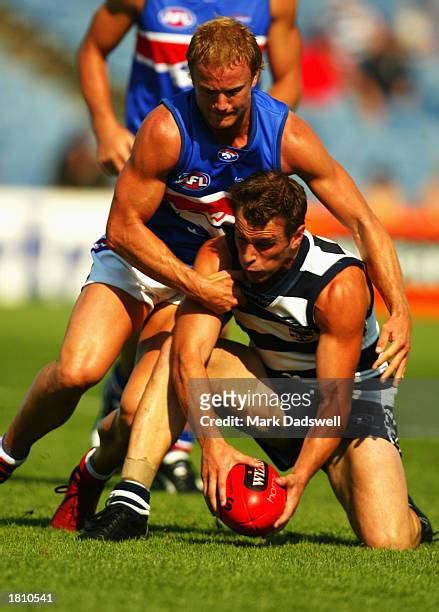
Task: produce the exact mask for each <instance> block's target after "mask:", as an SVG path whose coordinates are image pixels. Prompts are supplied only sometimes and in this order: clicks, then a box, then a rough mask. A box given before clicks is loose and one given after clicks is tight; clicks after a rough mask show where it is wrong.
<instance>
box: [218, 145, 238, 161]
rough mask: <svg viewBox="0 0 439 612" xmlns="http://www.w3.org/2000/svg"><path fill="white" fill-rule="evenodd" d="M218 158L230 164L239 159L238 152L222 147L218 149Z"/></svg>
mask: <svg viewBox="0 0 439 612" xmlns="http://www.w3.org/2000/svg"><path fill="white" fill-rule="evenodd" d="M218 159H220V160H221V161H223V162H225V163H226V164H231V163H233V162H235V161H237V160H238V159H239V154H238V153H237V152H236V151H234V150H233V149H229V148H228V147H224V149H220V150H219V151H218Z"/></svg>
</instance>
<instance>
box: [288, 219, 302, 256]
mask: <svg viewBox="0 0 439 612" xmlns="http://www.w3.org/2000/svg"><path fill="white" fill-rule="evenodd" d="M304 231H305V224H304V223H302V225H299V227H298V228H297V229H296V231H295V232H294V234H293V235H292V236H291V240H290V248H291V250H293V251H295V250H296V249H297V248H298V247H299V245H300V243H301V242H302V238H303V232H304Z"/></svg>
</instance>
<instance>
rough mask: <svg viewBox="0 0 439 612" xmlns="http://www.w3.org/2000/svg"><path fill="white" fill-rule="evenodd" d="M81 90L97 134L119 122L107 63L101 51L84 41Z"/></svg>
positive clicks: (80, 60)
mask: <svg viewBox="0 0 439 612" xmlns="http://www.w3.org/2000/svg"><path fill="white" fill-rule="evenodd" d="M78 71H79V81H80V85H81V91H82V94H83V96H84V100H85V102H86V104H87V107H88V110H89V113H90V118H91V122H92V126H93V129H94V131H95V133H96V135H97V136H99V135H100V133H102V131H103V130H105V129H106V126H108V124H109V123H111V122H117V119H116V116H115V114H114V110H113V106H112V102H111V89H110V81H109V76H108V70H107V64H106V61H105V58H104V57H103V55H102V54H101V53H100V51H99V50H98V49H97V48H95V47H94V46H93V45H92V44H91V43H88V42H87V41H84V42H83V44H82V45H81V47H80V48H79V51H78Z"/></svg>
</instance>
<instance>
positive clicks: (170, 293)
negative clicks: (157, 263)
mask: <svg viewBox="0 0 439 612" xmlns="http://www.w3.org/2000/svg"><path fill="white" fill-rule="evenodd" d="M91 256H92V258H93V265H92V267H91V270H90V274H89V275H88V277H87V280H86V281H85V283H84V287H85V286H87V285H92V284H93V283H103V284H104V285H110V286H112V287H118V288H119V289H123V291H125V292H126V293H128V294H129V295H131V296H132V297H133V298H134V299H136V300H138V301H139V302H145V303H146V304H148V305H149V306H150V307H151V308H154V307H155V306H157V304H160V303H162V302H168V303H170V304H179V303H180V302H181V300H182V299H183V296H182V295H181V293H178V292H177V291H176V290H175V289H172V288H171V287H166V285H162V283H159V282H158V281H156V280H154V279H153V278H150V277H149V276H146V274H143V273H142V272H140V271H139V270H137V268H134V267H133V266H131V265H130V264H129V263H128V262H127V261H125V260H124V259H122V257H119V255H117V254H116V253H115V252H114V251H111V250H110V249H104V250H102V251H98V252H96V251H93V250H92V252H91Z"/></svg>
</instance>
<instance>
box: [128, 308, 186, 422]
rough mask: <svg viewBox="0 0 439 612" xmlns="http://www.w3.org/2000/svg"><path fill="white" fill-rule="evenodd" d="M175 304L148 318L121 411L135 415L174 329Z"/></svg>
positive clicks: (155, 312)
mask: <svg viewBox="0 0 439 612" xmlns="http://www.w3.org/2000/svg"><path fill="white" fill-rule="evenodd" d="M176 310H177V306H176V305H175V304H162V305H160V307H158V308H156V310H154V311H153V312H152V314H151V315H150V316H149V317H148V320H147V321H146V323H145V326H144V328H143V330H142V332H141V333H140V337H139V344H138V349H137V358H136V365H135V367H134V369H133V372H132V374H131V376H130V378H129V380H128V383H127V385H126V387H125V390H124V393H123V396H122V403H121V410H122V413H123V414H124V415H133V414H134V413H135V411H136V409H137V406H138V404H139V401H140V399H141V397H142V395H143V392H144V390H145V387H146V385H147V384H148V381H149V379H150V377H151V373H152V371H153V369H154V366H155V364H156V362H157V359H158V357H159V354H160V349H161V347H162V345H163V343H164V342H165V340H167V339H168V338H170V335H171V333H172V330H173V328H174V323H175V313H176Z"/></svg>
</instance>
